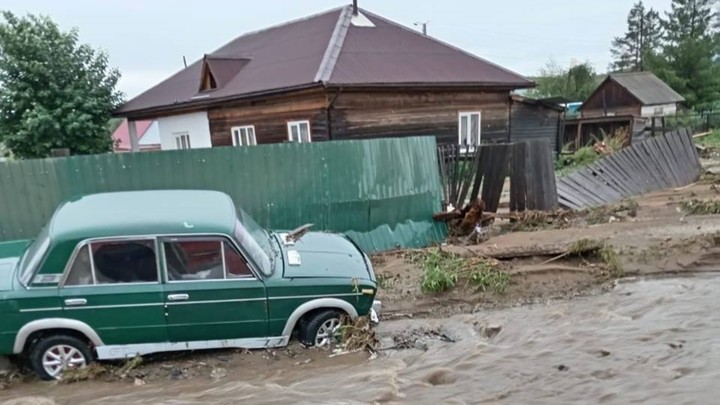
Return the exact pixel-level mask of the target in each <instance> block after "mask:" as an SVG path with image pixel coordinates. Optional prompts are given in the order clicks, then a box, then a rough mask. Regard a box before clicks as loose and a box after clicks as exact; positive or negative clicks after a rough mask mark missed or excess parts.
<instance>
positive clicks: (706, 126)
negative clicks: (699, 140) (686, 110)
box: [705, 112, 710, 132]
mask: <svg viewBox="0 0 720 405" xmlns="http://www.w3.org/2000/svg"><path fill="white" fill-rule="evenodd" d="M705 132H710V112H708V113H707V115H706V116H705Z"/></svg>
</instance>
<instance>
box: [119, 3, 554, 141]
mask: <svg viewBox="0 0 720 405" xmlns="http://www.w3.org/2000/svg"><path fill="white" fill-rule="evenodd" d="M533 85H534V84H533V83H532V82H531V81H529V80H527V79H525V78H524V77H522V76H520V75H518V74H516V73H513V72H511V71H509V70H507V69H505V68H502V67H500V66H498V65H496V64H493V63H491V62H488V61H486V60H484V59H481V58H479V57H476V56H474V55H472V54H470V53H468V52H465V51H463V50H460V49H458V48H456V47H453V46H451V45H448V44H446V43H443V42H441V41H438V40H437V39H434V38H432V37H429V36H426V35H423V34H422V33H419V32H417V31H414V30H412V29H410V28H407V27H404V26H402V25H399V24H397V23H395V22H392V21H389V20H387V19H385V18H383V17H380V16H378V15H375V14H373V13H370V12H368V11H366V10H364V9H358V8H357V7H355V6H346V7H341V8H339V9H335V10H331V11H328V12H324V13H321V14H317V15H313V16H310V17H307V18H304V19H301V20H297V21H292V22H289V23H286V24H282V25H279V26H275V27H271V28H267V29H264V30H261V31H258V32H253V33H248V34H245V35H242V36H240V37H238V38H236V39H234V40H232V41H231V42H229V43H228V44H227V45H225V46H223V47H221V48H220V49H217V50H216V51H214V52H212V53H209V54H206V55H205V56H204V57H203V58H202V59H201V60H199V61H197V62H195V63H193V64H192V65H190V66H188V67H187V68H185V69H183V70H181V71H180V72H178V73H176V74H175V75H173V76H172V77H170V78H168V79H167V80H165V81H163V82H162V83H160V84H158V85H156V86H155V87H153V88H151V89H149V90H147V91H146V92H144V93H142V94H141V95H139V96H137V97H135V98H133V99H132V100H130V101H128V102H127V103H125V104H124V105H122V106H121V107H120V108H119V109H118V110H117V111H116V112H115V115H116V116H121V117H126V118H128V119H129V120H130V122H131V125H130V132H131V134H134V131H133V128H134V124H133V122H134V121H138V120H156V121H157V122H158V125H159V130H160V141H161V142H160V143H161V146H162V149H163V150H167V149H185V148H199V147H214V146H245V145H255V144H262V143H278V142H317V141H330V140H343V139H363V138H377V137H397V136H415V135H432V136H436V137H437V139H438V141H439V142H445V143H447V142H458V143H460V144H466V145H468V146H473V145H476V144H478V143H480V142H505V141H507V140H508V138H509V134H510V105H511V102H512V99H511V98H510V92H511V91H512V90H514V89H520V88H529V87H532V86H533ZM131 140H133V139H132V137H131ZM549 140H551V141H554V138H553V139H549ZM133 141H134V142H135V144H136V143H137V142H136V139H135V140H133ZM136 146H137V145H136ZM135 150H136V149H135Z"/></svg>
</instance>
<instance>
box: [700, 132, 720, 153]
mask: <svg viewBox="0 0 720 405" xmlns="http://www.w3.org/2000/svg"><path fill="white" fill-rule="evenodd" d="M695 142H696V143H698V144H699V145H702V146H704V147H706V148H718V149H720V129H716V130H714V131H713V132H712V133H711V134H710V135H705V136H702V137H700V138H697V140H696V141H695Z"/></svg>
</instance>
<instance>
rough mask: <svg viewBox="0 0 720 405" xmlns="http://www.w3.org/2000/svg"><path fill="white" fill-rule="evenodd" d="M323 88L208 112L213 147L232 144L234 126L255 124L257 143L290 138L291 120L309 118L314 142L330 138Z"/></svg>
mask: <svg viewBox="0 0 720 405" xmlns="http://www.w3.org/2000/svg"><path fill="white" fill-rule="evenodd" d="M327 103H328V101H327V98H326V96H325V93H324V91H323V92H320V91H316V92H303V93H297V94H293V95H290V96H285V97H279V98H271V99H266V100H261V101H254V102H247V103H242V104H234V105H228V106H226V107H223V108H217V109H212V110H210V111H208V119H209V121H210V136H211V139H212V145H213V146H232V137H231V133H230V131H231V129H232V128H233V127H237V126H245V125H254V126H255V138H256V139H257V143H258V144H263V143H282V142H287V141H288V129H287V123H288V121H300V120H308V121H310V133H311V136H312V141H313V142H316V141H326V140H328V132H327V128H328V127H327V112H326V111H327V110H326V108H327Z"/></svg>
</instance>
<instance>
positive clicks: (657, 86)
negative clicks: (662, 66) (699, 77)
mask: <svg viewBox="0 0 720 405" xmlns="http://www.w3.org/2000/svg"><path fill="white" fill-rule="evenodd" d="M608 79H610V80H614V81H615V82H617V84H619V85H620V86H622V87H624V88H625V89H626V90H627V91H628V92H630V94H632V95H633V96H634V97H635V98H637V99H638V100H639V101H640V102H641V103H643V104H645V105H653V104H668V103H680V102H683V101H685V98H683V96H681V95H680V94H678V93H677V92H676V91H675V90H673V89H672V88H671V87H670V86H668V85H667V83H665V82H664V81H662V80H660V79H659V78H658V77H657V76H655V75H654V74H653V73H651V72H632V73H613V74H611V75H610V76H608ZM606 80H607V79H606ZM600 86H602V84H601V85H600Z"/></svg>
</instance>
